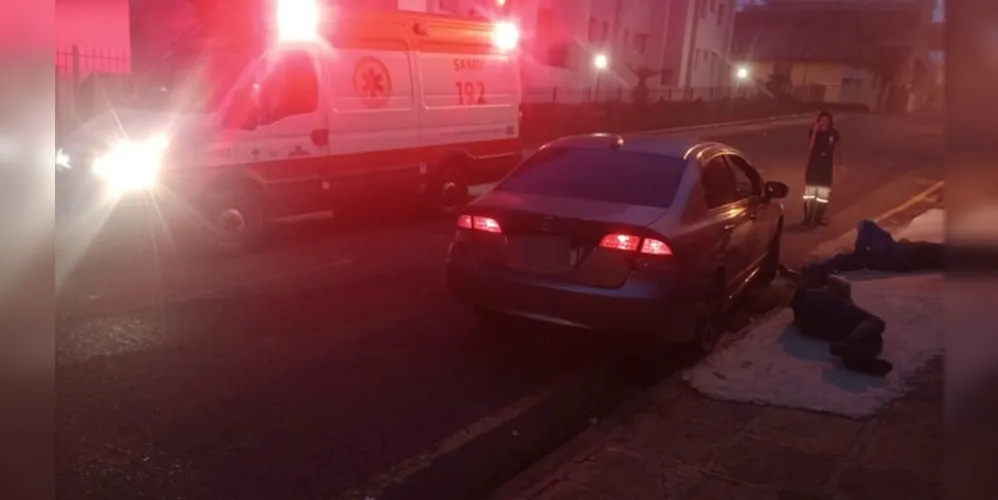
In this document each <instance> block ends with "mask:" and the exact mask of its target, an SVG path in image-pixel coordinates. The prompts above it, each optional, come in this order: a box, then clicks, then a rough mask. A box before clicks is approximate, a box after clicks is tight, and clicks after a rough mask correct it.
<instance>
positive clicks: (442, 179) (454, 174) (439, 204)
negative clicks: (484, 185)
mask: <svg viewBox="0 0 998 500" xmlns="http://www.w3.org/2000/svg"><path fill="white" fill-rule="evenodd" d="M469 190H470V188H469V186H468V179H467V177H466V176H465V175H464V173H463V172H462V171H461V169H459V168H457V167H445V168H443V169H442V170H441V171H440V174H439V175H438V176H437V179H436V182H434V183H433V186H432V187H431V188H430V193H429V195H430V209H431V210H432V211H433V212H434V213H436V214H439V215H456V214H457V213H458V212H460V211H461V210H462V209H463V208H464V206H465V205H467V204H468V199H469V198H470V194H469Z"/></svg>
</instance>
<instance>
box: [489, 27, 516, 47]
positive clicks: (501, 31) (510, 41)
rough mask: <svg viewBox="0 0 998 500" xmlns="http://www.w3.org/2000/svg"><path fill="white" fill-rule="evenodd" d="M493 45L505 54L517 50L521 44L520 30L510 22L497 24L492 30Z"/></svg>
mask: <svg viewBox="0 0 998 500" xmlns="http://www.w3.org/2000/svg"><path fill="white" fill-rule="evenodd" d="M492 44H493V45H495V46H496V48H497V49H499V50H501V51H503V52H508V51H511V50H514V49H516V47H517V46H518V45H519V44H520V28H517V27H516V25H515V24H513V23H511V22H508V21H502V22H498V23H496V24H495V26H494V27H493V28H492Z"/></svg>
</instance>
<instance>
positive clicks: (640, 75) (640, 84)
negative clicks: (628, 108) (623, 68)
mask: <svg viewBox="0 0 998 500" xmlns="http://www.w3.org/2000/svg"><path fill="white" fill-rule="evenodd" d="M627 68H628V69H630V70H631V73H634V76H635V77H636V78H637V79H638V81H637V83H635V84H634V88H633V89H631V100H632V101H633V102H634V105H635V106H647V105H648V103H649V96H650V94H651V90H649V88H648V79H649V78H651V77H653V76H657V75H658V74H660V73H661V72H662V71H661V70H654V69H651V68H649V67H647V66H638V67H634V66H631V65H630V64H628V65H627Z"/></svg>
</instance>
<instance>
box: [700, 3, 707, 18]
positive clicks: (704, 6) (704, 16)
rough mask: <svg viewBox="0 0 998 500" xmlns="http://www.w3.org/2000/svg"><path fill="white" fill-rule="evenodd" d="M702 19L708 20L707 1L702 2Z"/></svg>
mask: <svg viewBox="0 0 998 500" xmlns="http://www.w3.org/2000/svg"><path fill="white" fill-rule="evenodd" d="M700 17H701V18H702V19H706V18H707V0H700Z"/></svg>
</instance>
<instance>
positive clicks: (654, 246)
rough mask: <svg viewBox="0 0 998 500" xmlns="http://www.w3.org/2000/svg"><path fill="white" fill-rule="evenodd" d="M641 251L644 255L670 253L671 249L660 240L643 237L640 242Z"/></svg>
mask: <svg viewBox="0 0 998 500" xmlns="http://www.w3.org/2000/svg"><path fill="white" fill-rule="evenodd" d="M641 253H643V254H645V255H672V249H671V248H669V245H666V244H665V242H664V241H662V240H656V239H652V238H645V241H644V242H643V243H642V244H641Z"/></svg>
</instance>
